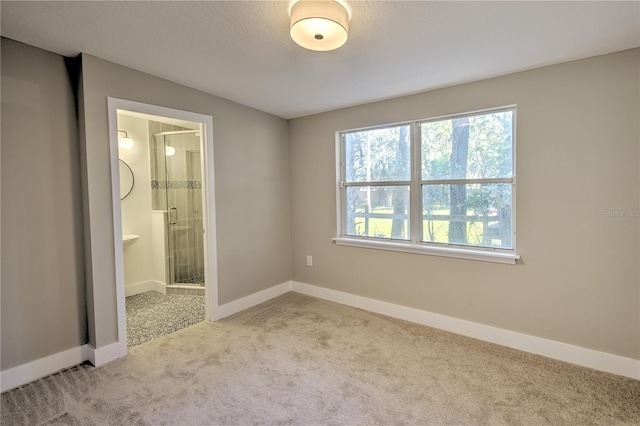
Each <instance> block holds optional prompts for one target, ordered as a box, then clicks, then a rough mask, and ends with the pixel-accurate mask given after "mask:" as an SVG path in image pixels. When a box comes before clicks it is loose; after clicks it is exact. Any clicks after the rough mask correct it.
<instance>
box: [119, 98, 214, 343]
mask: <svg viewBox="0 0 640 426" xmlns="http://www.w3.org/2000/svg"><path fill="white" fill-rule="evenodd" d="M109 116H110V117H109V118H110V119H109V124H110V134H111V165H112V184H113V185H112V188H113V192H114V194H113V197H114V203H113V205H114V234H115V235H114V241H115V243H116V244H115V251H116V297H117V310H118V343H119V347H120V354H121V356H123V355H125V354H126V351H127V347H130V346H135V345H137V344H140V343H144V342H146V341H149V340H152V339H153V338H156V337H160V336H161V335H164V334H168V333H170V332H173V331H177V330H178V329H180V328H184V327H187V326H189V325H193V324H195V323H197V322H200V321H202V320H205V319H207V320H211V319H213V317H214V312H213V309H214V307H215V306H217V274H216V270H217V268H216V247H215V216H214V214H215V196H214V184H213V176H214V175H213V138H212V125H213V120H212V118H211V117H210V116H204V115H201V114H195V113H189V112H185V111H179V110H173V109H168V108H163V107H156V106H153V105H146V104H140V103H136V102H131V101H125V100H121V99H115V98H109ZM124 138H126V139H128V140H125V141H124V143H122V142H123V141H122V139H124ZM115 166H117V168H116V167H115ZM114 168H115V171H114Z"/></svg>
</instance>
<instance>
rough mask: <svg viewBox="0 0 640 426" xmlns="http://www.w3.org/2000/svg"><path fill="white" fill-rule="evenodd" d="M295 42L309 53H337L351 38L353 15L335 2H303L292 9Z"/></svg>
mask: <svg viewBox="0 0 640 426" xmlns="http://www.w3.org/2000/svg"><path fill="white" fill-rule="evenodd" d="M289 34H290V35H291V38H292V39H293V41H295V42H296V43H297V44H299V45H300V46H302V47H304V48H305V49H309V50H317V51H327V50H334V49H337V48H338V47H340V46H342V45H343V44H345V43H346V41H347V37H348V36H349V13H348V12H347V9H346V8H345V7H344V6H343V5H342V4H340V3H338V2H337V1H333V0H300V1H298V2H297V3H295V4H294V5H293V7H292V8H291V31H290V32H289Z"/></svg>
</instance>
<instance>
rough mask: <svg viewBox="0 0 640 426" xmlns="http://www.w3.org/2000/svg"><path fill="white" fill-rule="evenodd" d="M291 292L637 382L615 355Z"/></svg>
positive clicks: (634, 366) (345, 296) (374, 303)
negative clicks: (629, 378) (628, 378)
mask: <svg viewBox="0 0 640 426" xmlns="http://www.w3.org/2000/svg"><path fill="white" fill-rule="evenodd" d="M291 290H292V291H295V292H298V293H302V294H306V295H309V296H314V297H317V298H320V299H324V300H329V301H332V302H336V303H340V304H343V305H348V306H353V307H355V308H360V309H364V310H366V311H370V312H375V313H378V314H382V315H386V316H390V317H393V318H398V319H403V320H406V321H411V322H414V323H417V324H422V325H427V326H429V327H433V328H438V329H440V330H445V331H450V332H452V333H456V334H461V335H464V336H468V337H473V338H475V339H479V340H484V341H486V342H491V343H496V344H498V345H502V346H507V347H510V348H514V349H519V350H521V351H525V352H530V353H534V354H537V355H543V356H546V357H548V358H553V359H557V360H560V361H565V362H569V363H571V364H577V365H580V366H583V367H589V368H593V369H595V370H600V371H605V372H607V373H613V374H618V375H621V376H626V377H631V378H633V379H636V380H640V360H636V359H632V358H625V357H622V356H619V355H613V354H609V353H606V352H600V351H596V350H593V349H587V348H582V347H579V346H574V345H569V344H566V343H562V342H557V341H554V340H548V339H543V338H540V337H535V336H530V335H528V334H522V333H517V332H514V331H509V330H505V329H502V328H496V327H491V326H488V325H484V324H478V323H475V322H471V321H465V320H461V319H458V318H453V317H448V316H446V315H440V314H435V313H432V312H428V311H421V310H419V309H414V308H408V307H406V306H401V305H395V304H393V303H388V302H382V301H380V300H376V299H370V298H367V297H362V296H356V295H353V294H349V293H343V292H341V291H337V290H331V289H328V288H323V287H317V286H314V285H310V284H304V283H300V282H296V281H292V282H291Z"/></svg>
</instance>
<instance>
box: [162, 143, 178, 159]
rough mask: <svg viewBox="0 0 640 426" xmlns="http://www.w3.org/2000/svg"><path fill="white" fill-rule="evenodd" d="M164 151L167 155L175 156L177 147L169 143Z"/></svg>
mask: <svg viewBox="0 0 640 426" xmlns="http://www.w3.org/2000/svg"><path fill="white" fill-rule="evenodd" d="M164 153H165V155H166V156H167V157H173V156H174V155H175V153H176V149H175V148H174V147H172V146H171V145H167V146H165V147H164Z"/></svg>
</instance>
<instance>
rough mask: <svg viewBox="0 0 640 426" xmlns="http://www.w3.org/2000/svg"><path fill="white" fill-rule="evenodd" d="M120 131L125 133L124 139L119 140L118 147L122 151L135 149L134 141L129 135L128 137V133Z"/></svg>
mask: <svg viewBox="0 0 640 426" xmlns="http://www.w3.org/2000/svg"><path fill="white" fill-rule="evenodd" d="M118 131H119V132H122V133H124V138H122V139H120V140H118V146H119V147H120V148H122V149H133V145H135V142H133V139H131V138H130V137H129V135H127V132H125V131H124V130H118Z"/></svg>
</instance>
